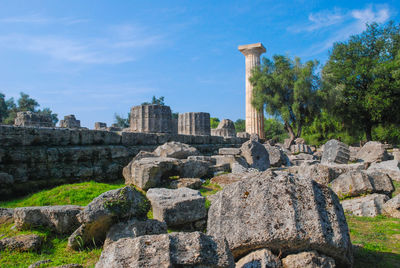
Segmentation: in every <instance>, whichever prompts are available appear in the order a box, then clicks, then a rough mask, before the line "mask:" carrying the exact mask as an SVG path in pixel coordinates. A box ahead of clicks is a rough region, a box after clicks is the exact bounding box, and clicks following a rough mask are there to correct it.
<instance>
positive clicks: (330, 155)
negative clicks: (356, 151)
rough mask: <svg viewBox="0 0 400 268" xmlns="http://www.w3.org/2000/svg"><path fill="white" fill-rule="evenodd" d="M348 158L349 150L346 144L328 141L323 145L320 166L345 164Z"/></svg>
mask: <svg viewBox="0 0 400 268" xmlns="http://www.w3.org/2000/svg"><path fill="white" fill-rule="evenodd" d="M349 158H350V150H349V146H347V144H344V143H343V142H340V141H338V140H329V141H328V142H327V143H325V145H324V152H323V154H322V159H321V163H322V164H334V163H336V164H347V162H349Z"/></svg>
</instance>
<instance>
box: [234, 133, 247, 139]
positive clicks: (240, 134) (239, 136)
mask: <svg viewBox="0 0 400 268" xmlns="http://www.w3.org/2000/svg"><path fill="white" fill-rule="evenodd" d="M236 137H238V138H244V139H250V134H249V133H247V132H238V133H236Z"/></svg>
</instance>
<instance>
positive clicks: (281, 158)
mask: <svg viewBox="0 0 400 268" xmlns="http://www.w3.org/2000/svg"><path fill="white" fill-rule="evenodd" d="M263 145H264V147H265V149H266V150H267V152H268V155H269V162H270V164H271V167H281V166H283V165H287V163H288V161H289V160H288V157H287V155H286V154H285V153H284V152H283V151H281V150H280V149H279V147H278V146H271V145H269V144H263Z"/></svg>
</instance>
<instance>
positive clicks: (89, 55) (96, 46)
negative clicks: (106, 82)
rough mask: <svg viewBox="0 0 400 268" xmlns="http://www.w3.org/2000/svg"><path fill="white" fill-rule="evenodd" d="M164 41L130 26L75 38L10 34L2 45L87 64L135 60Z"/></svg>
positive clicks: (162, 38) (157, 36)
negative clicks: (97, 34)
mask: <svg viewBox="0 0 400 268" xmlns="http://www.w3.org/2000/svg"><path fill="white" fill-rule="evenodd" d="M163 41H164V36H162V35H158V34H152V33H148V32H146V30H145V29H142V28H139V27H134V26H130V25H123V26H115V27H110V29H108V30H106V33H105V34H104V35H102V36H101V37H92V38H88V37H82V38H77V37H74V38H71V37H64V36H59V35H32V34H9V35H3V36H0V47H5V48H9V49H19V50H23V51H28V52H32V53H38V54H41V55H46V56H49V57H51V58H53V59H56V60H62V61H68V62H76V63H84V64H119V63H124V62H131V61H134V60H135V57H136V56H138V55H140V54H141V53H142V52H143V50H145V49H147V48H148V47H150V46H155V45H156V44H159V43H160V42H163Z"/></svg>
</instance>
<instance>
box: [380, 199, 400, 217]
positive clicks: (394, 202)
mask: <svg viewBox="0 0 400 268" xmlns="http://www.w3.org/2000/svg"><path fill="white" fill-rule="evenodd" d="M383 213H384V214H385V215H387V216H389V217H393V218H398V219H400V194H398V195H396V196H395V197H393V198H392V199H390V200H389V201H387V202H386V203H385V204H384V205H383Z"/></svg>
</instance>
